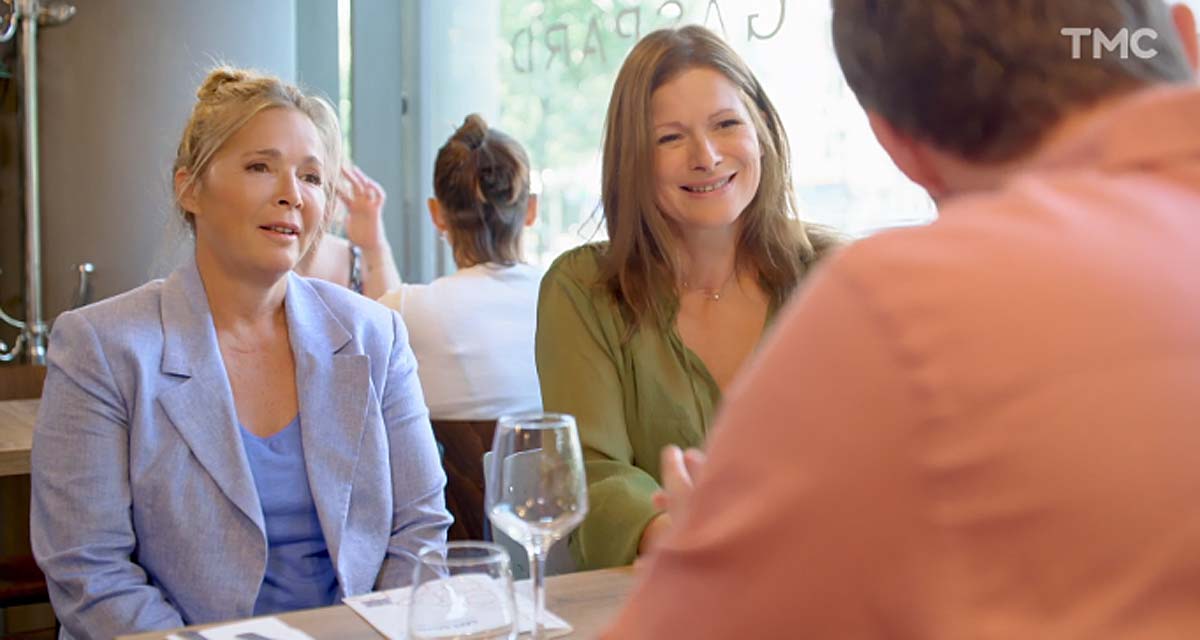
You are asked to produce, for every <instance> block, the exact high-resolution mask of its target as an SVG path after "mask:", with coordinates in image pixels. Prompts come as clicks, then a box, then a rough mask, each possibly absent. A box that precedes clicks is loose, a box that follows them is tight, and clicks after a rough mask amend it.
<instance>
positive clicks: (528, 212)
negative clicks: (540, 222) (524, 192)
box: [525, 193, 538, 227]
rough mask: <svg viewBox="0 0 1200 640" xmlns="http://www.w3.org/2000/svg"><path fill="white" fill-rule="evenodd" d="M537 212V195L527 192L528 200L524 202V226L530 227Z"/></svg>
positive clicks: (535, 218) (534, 220)
mask: <svg viewBox="0 0 1200 640" xmlns="http://www.w3.org/2000/svg"><path fill="white" fill-rule="evenodd" d="M537 214H538V197H537V194H536V193H531V194H529V201H528V202H527V203H525V226H527V227H531V226H533V223H535V222H537Z"/></svg>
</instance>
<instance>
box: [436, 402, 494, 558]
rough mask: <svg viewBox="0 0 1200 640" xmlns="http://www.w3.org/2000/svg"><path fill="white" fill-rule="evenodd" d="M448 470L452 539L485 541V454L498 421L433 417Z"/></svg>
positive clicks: (447, 507)
mask: <svg viewBox="0 0 1200 640" xmlns="http://www.w3.org/2000/svg"><path fill="white" fill-rule="evenodd" d="M432 423H433V436H434V438H436V439H437V441H438V445H439V446H440V447H441V450H442V468H443V469H444V470H445V472H446V509H447V510H449V511H450V515H452V516H454V524H453V525H451V526H450V531H449V533H448V534H447V537H448V538H449V539H450V540H485V539H486V537H485V535H486V534H485V532H484V527H485V526H486V525H485V521H484V518H483V490H484V480H483V465H482V463H481V462H480V460H482V457H483V453H484V452H485V451H488V450H490V449H491V448H492V437H493V436H494V435H495V433H496V421H495V420H433V421H432Z"/></svg>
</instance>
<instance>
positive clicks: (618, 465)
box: [536, 243, 775, 570]
mask: <svg viewBox="0 0 1200 640" xmlns="http://www.w3.org/2000/svg"><path fill="white" fill-rule="evenodd" d="M606 246H607V245H606V244H603V243H598V244H589V245H584V246H582V247H578V248H576V249H573V250H571V251H569V252H567V253H565V254H563V255H562V256H561V257H559V259H558V260H556V261H555V262H554V264H553V265H551V267H550V269H549V270H548V271H547V272H546V276H545V277H544V278H543V279H542V287H541V294H540V297H539V299H538V320H537V342H536V352H537V368H538V377H539V378H540V380H541V387H542V404H543V406H544V407H545V410H546V411H553V412H558V413H569V414H571V415H573V416H575V419H576V421H577V423H578V426H579V438H580V443H581V444H582V446H583V456H584V466H585V468H586V471H587V480H588V507H589V510H588V514H587V518H586V519H585V520H584V522H583V524H582V525H580V527H579V528H578V529H577V530H576V531H575V532H574V533H573V534H572V535H571V540H570V545H571V551H572V553H573V555H574V556H575V561H576V563H577V565H578V567H579V569H581V570H583V569H598V568H601V567H610V566H617V565H623V564H629V563H630V562H633V560H634V558H635V557H636V555H637V548H638V543H639V542H640V540H641V537H642V531H643V529H645V528H646V525H647V524H649V523H650V520H651V519H652V518H653V517H654V516H655V515H656V514H657V513H658V511H657V509H655V508H654V505H653V504H652V503H651V496H652V495H653V494H654V492H655V491H656V490H658V488H659V482H660V481H661V476H660V475H659V454H660V451H661V450H662V448H663V447H664V446H666V445H669V444H676V445H679V446H681V447H698V446H700V445H701V444H702V443H703V442H704V438H705V435H706V434H707V433H708V429H709V425H710V424H711V422H712V419H713V416H714V413H715V408H716V405H717V403H718V401H719V400H720V397H721V390H720V388H719V387H718V386H717V383H716V381H715V380H713V377H712V375H710V374H709V372H708V369H707V368H706V367H705V366H704V362H703V361H701V360H700V358H699V356H697V355H696V354H695V353H693V352H692V350H691V349H688V348H687V347H686V346H684V344H683V341H682V340H681V339H680V337H679V333H678V332H677V331H676V330H675V328H674V322H673V321H672V322H671V323H670V326H671V329H670V330H669V331H667V332H665V333H663V332H661V331H655V330H646V329H644V328H643V329H641V330H639V331H638V332H637V333H635V334H634V335H633V337H632V338H630V340H629V341H628V342H626V343H624V344H622V342H621V337H622V336H624V335H625V329H626V326H627V323H626V322H625V320H624V318H623V317H622V315H621V312H620V310H619V309H618V307H617V304H616V302H615V301H614V300H613V299H612V297H611V296H610V295H609V294H608V293H607V292H606V291H604V290H602V289H601V288H599V287H600V285H599V284H598V275H599V272H600V267H599V260H600V257H601V255H602V253H603V252H604V251H605V249H606ZM774 313H775V309H771V310H769V311H768V314H767V320H768V322H770V320H771V318H772V317H773V316H774Z"/></svg>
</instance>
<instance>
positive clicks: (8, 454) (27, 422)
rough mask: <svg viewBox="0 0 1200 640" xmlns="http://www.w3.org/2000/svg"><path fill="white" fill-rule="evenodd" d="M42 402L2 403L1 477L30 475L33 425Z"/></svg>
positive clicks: (0, 436)
mask: <svg viewBox="0 0 1200 640" xmlns="http://www.w3.org/2000/svg"><path fill="white" fill-rule="evenodd" d="M39 403H41V400H37V399H34V400H4V401H0V476H18V475H24V474H28V473H29V449H30V447H32V446H33V423H34V421H35V420H36V419H37V412H38V404H39Z"/></svg>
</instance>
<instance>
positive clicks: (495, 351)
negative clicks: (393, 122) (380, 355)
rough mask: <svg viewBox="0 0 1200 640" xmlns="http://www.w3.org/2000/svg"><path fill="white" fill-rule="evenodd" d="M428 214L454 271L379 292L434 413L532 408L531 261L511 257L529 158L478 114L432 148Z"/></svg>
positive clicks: (527, 212)
mask: <svg viewBox="0 0 1200 640" xmlns="http://www.w3.org/2000/svg"><path fill="white" fill-rule="evenodd" d="M433 192H434V197H433V198H430V199H429V202H428V205H429V215H430V216H431V217H432V218H433V224H434V226H435V227H437V229H438V231H439V232H441V234H442V235H443V237H444V238H445V239H446V241H447V242H449V243H450V248H451V250H452V251H453V253H454V263H455V265H457V266H458V270H457V271H456V272H454V273H453V274H451V275H448V276H445V277H442V278H438V279H437V280H434V281H433V282H431V283H430V284H427V285H424V284H406V285H403V286H401V287H399V288H397V289H395V290H393V291H391V292H389V293H388V294H387V295H386V296H384V297H383V298H381V299H380V302H382V303H384V304H386V305H388V306H390V307H392V308H394V309H396V310H397V311H399V312H400V314H401V315H402V316H404V322H405V324H406V325H407V326H408V330H409V336H410V339H411V341H412V347H413V352H414V353H415V354H416V356H417V361H418V362H419V363H420V369H419V371H420V375H421V387H422V389H424V391H425V402H426V403H427V404H428V405H429V414H430V416H432V417H433V418H434V419H435V420H494V419H495V418H497V417H498V416H501V415H503V414H506V413H518V412H523V411H538V410H540V409H541V407H542V398H541V392H540V390H539V388H538V380H537V371H536V369H535V366H534V361H533V334H534V324H535V322H536V316H537V294H538V283H539V282H540V281H541V277H542V272H541V270H540V269H538V268H536V267H534V266H531V265H528V264H525V263H524V262H523V261H522V258H521V234H522V232H523V231H524V229H525V227H527V226H529V225H531V224H533V222H534V220H535V219H536V218H537V196H535V195H533V194H530V193H529V157H528V156H527V155H526V154H525V150H524V149H523V148H522V147H521V145H520V143H518V142H517V141H516V140H514V139H512V138H511V137H509V136H508V135H507V134H505V133H503V132H501V131H497V130H496V129H490V128H488V125H487V122H485V121H484V120H483V118H482V117H480V116H479V115H478V114H472V115H470V116H467V118H466V120H464V121H463V124H462V126H461V127H459V128H458V130H457V131H455V132H454V135H452V136H450V139H449V140H447V141H446V144H445V145H443V146H442V148H441V149H439V150H438V155H437V161H436V164H435V165H434V169H433Z"/></svg>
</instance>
